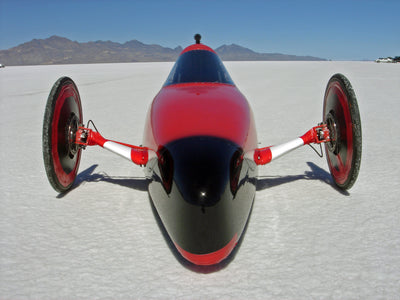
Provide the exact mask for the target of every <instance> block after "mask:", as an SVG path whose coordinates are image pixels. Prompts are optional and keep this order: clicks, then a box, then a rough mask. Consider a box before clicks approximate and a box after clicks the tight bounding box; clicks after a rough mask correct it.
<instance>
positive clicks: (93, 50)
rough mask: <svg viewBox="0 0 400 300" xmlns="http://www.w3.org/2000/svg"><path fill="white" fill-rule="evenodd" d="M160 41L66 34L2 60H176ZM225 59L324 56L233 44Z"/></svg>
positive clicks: (223, 52) (4, 54) (2, 53)
mask: <svg viewBox="0 0 400 300" xmlns="http://www.w3.org/2000/svg"><path fill="white" fill-rule="evenodd" d="M182 50H183V49H182V47H180V46H179V47H176V48H175V49H172V48H166V47H162V46H160V45H147V44H143V43H141V42H139V41H137V40H132V41H129V42H126V43H124V44H120V43H115V42H111V41H96V42H87V43H79V42H75V41H71V40H69V39H67V38H63V37H59V36H52V37H50V38H47V39H34V40H32V41H30V42H27V43H24V44H21V45H19V46H17V47H14V48H10V49H8V50H0V63H1V64H3V65H6V66H7V65H8V66H12V65H14V66H17V65H54V64H88V63H119V62H154V61H175V60H176V58H177V57H178V56H179V54H180V53H181V51H182ZM216 52H217V53H218V54H219V55H220V56H221V58H222V59H223V60H226V61H227V60H235V61H238V60H248V61H253V60H323V59H320V58H316V57H311V56H296V55H285V54H279V53H257V52H254V51H252V50H250V49H247V48H244V47H241V46H238V45H235V44H232V45H229V46H227V45H223V46H221V47H219V48H217V49H216Z"/></svg>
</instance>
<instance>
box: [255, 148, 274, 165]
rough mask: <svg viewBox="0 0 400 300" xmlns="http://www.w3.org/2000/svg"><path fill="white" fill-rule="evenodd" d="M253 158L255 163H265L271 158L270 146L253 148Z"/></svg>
mask: <svg viewBox="0 0 400 300" xmlns="http://www.w3.org/2000/svg"><path fill="white" fill-rule="evenodd" d="M253 159H254V162H255V163H256V164H257V165H265V164H267V163H269V162H270V161H271V160H272V152H271V149H270V147H265V148H259V149H255V150H254V157H253Z"/></svg>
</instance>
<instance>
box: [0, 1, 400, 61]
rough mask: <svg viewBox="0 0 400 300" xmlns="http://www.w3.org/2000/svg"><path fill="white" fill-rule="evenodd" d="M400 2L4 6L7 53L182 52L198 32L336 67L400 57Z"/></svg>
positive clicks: (0, 45) (2, 43)
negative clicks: (46, 43) (108, 48)
mask: <svg viewBox="0 0 400 300" xmlns="http://www.w3.org/2000/svg"><path fill="white" fill-rule="evenodd" d="M399 15H400V1H399V0H396V1H395V0H387V1H384V0H381V1H372V0H364V1H362V0H347V1H343V0H331V1H329V0H328V1H324V0H319V1H316V0H310V1H307V0H303V1H285V0H281V1H279V0H274V1H272V0H265V1H257V0H246V1H233V0H231V1H216V0H214V1H212V0H196V1H189V0H186V1H183V0H182V1H178V0H176V1H167V0H165V1H153V0H143V1H134V0H133V1H129V0H80V1H78V0H69V1H59V0H52V1H50V0H48V1H44V0H29V1H26V0H0V49H2V50H3V49H8V48H11V47H14V46H17V45H19V44H21V43H24V42H27V41H30V40H32V39H34V38H37V39H43V38H47V37H50V36H52V35H59V36H63V37H66V38H69V39H71V40H74V41H79V42H87V41H96V40H111V41H114V42H119V43H124V42H126V41H129V40H132V39H137V40H139V41H141V42H144V43H147V44H153V43H154V44H160V45H162V46H165V47H171V48H174V47H176V46H178V45H181V46H182V47H185V46H187V45H188V44H191V43H192V42H193V35H194V34H195V33H197V32H199V33H201V35H202V36H203V40H202V41H203V42H204V43H205V44H207V45H209V46H211V47H213V48H216V47H218V46H220V45H222V44H232V43H235V44H239V45H241V46H245V47H248V48H250V49H252V50H254V51H257V52H268V53H273V52H278V53H286V54H295V55H312V56H318V57H323V58H327V59H333V60H359V59H376V58H377V57H386V56H397V55H400V34H399V28H400V17H399Z"/></svg>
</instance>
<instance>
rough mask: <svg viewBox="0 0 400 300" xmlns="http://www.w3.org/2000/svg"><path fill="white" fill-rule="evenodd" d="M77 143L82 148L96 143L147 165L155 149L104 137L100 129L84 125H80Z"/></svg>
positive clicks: (142, 164)
mask: <svg viewBox="0 0 400 300" xmlns="http://www.w3.org/2000/svg"><path fill="white" fill-rule="evenodd" d="M75 143H76V144H78V145H80V147H81V148H86V146H95V145H98V146H101V147H103V148H105V149H107V150H109V151H111V152H114V153H116V154H118V155H120V156H122V157H124V158H126V159H128V160H130V161H132V162H133V163H135V164H137V165H140V166H145V165H146V164H147V162H148V160H149V155H150V156H151V155H153V151H151V150H149V149H148V148H147V147H139V146H134V145H129V144H125V143H120V142H116V141H112V140H107V139H105V138H103V137H102V136H101V134H100V133H99V132H98V131H93V130H92V129H90V128H85V127H83V126H79V127H78V130H77V132H76V136H75Z"/></svg>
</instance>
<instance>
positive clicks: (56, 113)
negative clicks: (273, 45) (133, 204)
mask: <svg viewBox="0 0 400 300" xmlns="http://www.w3.org/2000/svg"><path fill="white" fill-rule="evenodd" d="M195 39H196V43H195V44H193V45H190V46H188V47H187V48H185V49H184V50H183V51H182V53H181V54H180V56H179V58H178V59H177V61H176V63H175V65H174V67H173V68H172V70H171V72H170V74H169V76H168V78H167V80H166V81H165V83H164V85H163V86H162V88H161V90H160V92H159V93H158V94H157V95H156V96H155V98H154V100H153V102H152V104H151V107H150V109H149V111H148V113H147V119H146V123H145V129H144V136H143V141H142V145H140V146H134V145H130V144H127V143H122V142H117V141H113V140H110V139H106V138H104V137H103V136H102V135H101V134H100V133H99V131H98V130H97V129H96V127H95V126H94V124H93V122H92V121H89V122H88V123H87V125H86V126H85V125H84V123H83V114H82V107H81V99H80V96H79V92H78V89H77V87H76V85H75V84H74V82H73V81H72V80H71V79H70V78H68V77H62V78H60V79H59V80H58V81H57V82H56V83H55V84H54V86H53V88H52V90H51V92H50V95H49V97H48V100H47V104H46V109H45V115H44V121H43V157H44V164H45V169H46V173H47V177H48V180H49V182H50V184H51V185H52V187H53V188H54V189H55V190H56V191H58V192H60V193H64V192H66V191H68V190H69V189H70V188H71V187H72V186H73V183H74V180H75V177H76V176H77V173H78V167H79V162H80V159H81V154H82V152H83V150H84V149H85V148H86V147H88V146H100V147H102V148H104V149H107V150H109V151H111V152H114V153H116V154H118V155H120V156H122V157H124V158H126V159H127V160H129V161H131V162H133V163H134V164H136V165H139V166H143V167H144V171H145V175H146V178H148V180H149V185H148V192H149V196H150V199H151V201H152V203H153V205H154V208H155V210H156V212H157V214H158V216H159V220H161V223H162V226H163V227H164V229H165V232H166V233H167V235H168V237H169V238H170V240H171V241H172V243H173V247H175V248H176V250H177V253H180V255H181V256H182V257H183V258H184V260H187V261H189V262H191V263H192V264H194V265H200V266H213V265H216V264H219V263H221V262H222V261H224V260H225V259H226V258H227V257H228V256H229V255H230V254H231V253H232V250H233V249H235V246H236V245H237V244H238V242H239V240H240V238H241V236H242V235H243V232H244V230H245V227H246V223H247V221H248V219H249V216H250V213H251V209H252V205H253V201H254V198H255V194H256V181H257V168H258V166H260V165H265V164H268V163H270V162H271V161H273V160H274V159H276V158H278V157H280V156H282V155H284V154H286V153H288V152H290V151H292V150H294V149H296V148H298V147H301V146H303V145H311V144H316V145H318V144H319V146H321V145H322V144H324V146H325V153H326V157H327V162H328V166H329V169H330V172H331V175H332V178H333V183H334V184H335V185H336V186H337V187H338V188H339V189H345V190H346V189H349V188H351V187H352V185H353V184H354V182H355V181H356V179H357V176H358V172H359V168H360V162H361V151H362V147H361V139H362V137H361V121H360V115H359V110H358V104H357V99H356V96H355V93H354V91H353V89H352V87H351V84H350V82H349V81H348V80H347V78H346V77H345V76H343V75H341V74H335V75H333V76H332V77H331V79H330V80H329V82H328V84H327V87H326V91H325V96H324V104H323V114H322V122H321V123H319V124H317V125H316V126H314V127H312V128H311V129H310V130H309V131H307V132H306V133H305V134H303V135H301V136H300V137H297V138H295V139H293V140H290V141H289V142H287V143H284V144H281V145H276V146H268V147H262V148H258V143H257V134H256V126H255V122H254V117H253V113H252V110H251V108H250V105H249V103H248V101H247V100H246V98H245V97H244V96H243V95H242V93H241V92H240V91H239V90H238V88H237V87H236V86H235V84H234V82H233V81H232V79H231V77H230V76H229V74H228V72H227V70H226V69H225V67H224V65H223V63H222V61H221V60H220V58H219V57H218V55H217V54H216V52H215V51H214V50H213V49H211V48H210V47H208V46H206V45H204V44H202V43H201V42H200V36H199V35H196V36H195ZM321 150H322V148H321Z"/></svg>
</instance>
